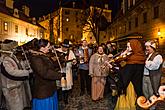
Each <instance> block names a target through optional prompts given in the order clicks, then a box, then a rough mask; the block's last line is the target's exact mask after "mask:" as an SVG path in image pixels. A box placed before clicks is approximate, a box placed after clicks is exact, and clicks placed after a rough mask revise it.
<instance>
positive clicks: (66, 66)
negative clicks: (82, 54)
mask: <svg viewBox="0 0 165 110" xmlns="http://www.w3.org/2000/svg"><path fill="white" fill-rule="evenodd" d="M69 47H70V44H69V40H68V39H64V41H63V43H62V44H61V48H58V49H56V50H57V51H59V52H62V53H63V54H64V55H65V62H64V63H63V64H62V70H61V72H62V73H64V74H66V77H65V79H66V86H64V87H62V94H63V98H64V102H65V104H68V95H69V91H70V90H71V89H72V86H73V76H72V65H75V64H76V56H75V54H74V53H73V51H72V50H71V49H69Z"/></svg>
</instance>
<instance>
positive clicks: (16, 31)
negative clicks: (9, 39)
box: [15, 25, 18, 33]
mask: <svg viewBox="0 0 165 110" xmlns="http://www.w3.org/2000/svg"><path fill="white" fill-rule="evenodd" d="M15 33H18V25H15Z"/></svg>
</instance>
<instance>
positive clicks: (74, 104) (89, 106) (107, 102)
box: [59, 81, 115, 110]
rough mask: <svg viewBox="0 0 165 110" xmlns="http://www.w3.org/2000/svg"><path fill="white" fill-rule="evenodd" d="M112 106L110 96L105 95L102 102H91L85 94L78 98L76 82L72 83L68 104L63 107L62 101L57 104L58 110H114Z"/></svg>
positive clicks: (78, 92)
mask: <svg viewBox="0 0 165 110" xmlns="http://www.w3.org/2000/svg"><path fill="white" fill-rule="evenodd" d="M114 102H115V101H114ZM114 106H115V104H114V103H113V102H112V97H111V96H110V94H107V95H106V96H105V98H104V99H103V100H100V101H98V102H94V101H92V99H91V97H90V96H89V95H87V94H84V95H83V96H80V87H79V82H78V81H75V82H74V87H73V90H72V93H71V94H70V95H69V103H68V104H67V105H65V104H64V102H63V101H60V102H59V109H60V110H114Z"/></svg>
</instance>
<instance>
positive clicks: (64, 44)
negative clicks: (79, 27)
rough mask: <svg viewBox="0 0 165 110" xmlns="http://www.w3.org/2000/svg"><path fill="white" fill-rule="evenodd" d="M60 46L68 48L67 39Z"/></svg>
mask: <svg viewBox="0 0 165 110" xmlns="http://www.w3.org/2000/svg"><path fill="white" fill-rule="evenodd" d="M61 46H63V47H66V48H69V47H70V45H69V40H68V39H64V42H63V43H62V44H61Z"/></svg>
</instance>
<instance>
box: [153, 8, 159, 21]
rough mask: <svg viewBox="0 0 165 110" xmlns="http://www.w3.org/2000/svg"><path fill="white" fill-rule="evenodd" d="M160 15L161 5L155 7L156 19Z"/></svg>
mask: <svg viewBox="0 0 165 110" xmlns="http://www.w3.org/2000/svg"><path fill="white" fill-rule="evenodd" d="M158 17H159V6H156V7H154V19H155V18H158Z"/></svg>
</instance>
